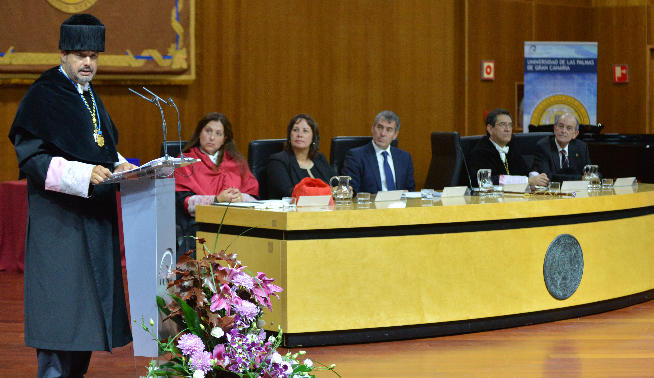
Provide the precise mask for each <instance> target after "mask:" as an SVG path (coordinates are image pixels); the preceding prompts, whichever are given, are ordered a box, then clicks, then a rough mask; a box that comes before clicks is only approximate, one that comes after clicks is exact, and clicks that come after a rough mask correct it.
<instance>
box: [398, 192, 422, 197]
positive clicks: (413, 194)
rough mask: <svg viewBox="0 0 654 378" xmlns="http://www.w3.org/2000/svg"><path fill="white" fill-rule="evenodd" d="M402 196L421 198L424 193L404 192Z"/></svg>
mask: <svg viewBox="0 0 654 378" xmlns="http://www.w3.org/2000/svg"><path fill="white" fill-rule="evenodd" d="M402 197H404V198H421V197H422V193H420V192H404V193H402Z"/></svg>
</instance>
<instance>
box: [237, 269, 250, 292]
mask: <svg viewBox="0 0 654 378" xmlns="http://www.w3.org/2000/svg"><path fill="white" fill-rule="evenodd" d="M232 282H233V283H234V285H238V286H243V287H244V288H246V289H248V290H252V288H253V287H254V282H252V277H250V276H249V275H247V274H245V273H240V272H239V273H238V274H236V275H234V278H233V279H232Z"/></svg>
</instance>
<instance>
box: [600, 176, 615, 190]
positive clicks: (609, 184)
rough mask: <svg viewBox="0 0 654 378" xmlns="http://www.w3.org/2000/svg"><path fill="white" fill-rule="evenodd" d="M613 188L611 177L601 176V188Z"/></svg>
mask: <svg viewBox="0 0 654 378" xmlns="http://www.w3.org/2000/svg"><path fill="white" fill-rule="evenodd" d="M612 188H613V179H612V178H603V179H602V189H605V190H611V189H612Z"/></svg>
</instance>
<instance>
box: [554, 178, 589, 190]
mask: <svg viewBox="0 0 654 378" xmlns="http://www.w3.org/2000/svg"><path fill="white" fill-rule="evenodd" d="M584 190H585V191H588V181H585V180H579V181H563V183H562V184H561V191H562V192H564V193H571V192H581V191H584Z"/></svg>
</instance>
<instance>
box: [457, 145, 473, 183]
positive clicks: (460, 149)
mask: <svg viewBox="0 0 654 378" xmlns="http://www.w3.org/2000/svg"><path fill="white" fill-rule="evenodd" d="M455 146H456V148H457V150H458V151H459V152H461V158H462V159H463V166H464V167H465V169H466V176H467V177H468V184H469V188H470V195H473V193H474V191H475V189H474V188H473V187H472V179H470V170H469V169H468V163H467V162H466V154H464V153H463V148H462V147H461V141H457V142H456V145H455Z"/></svg>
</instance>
